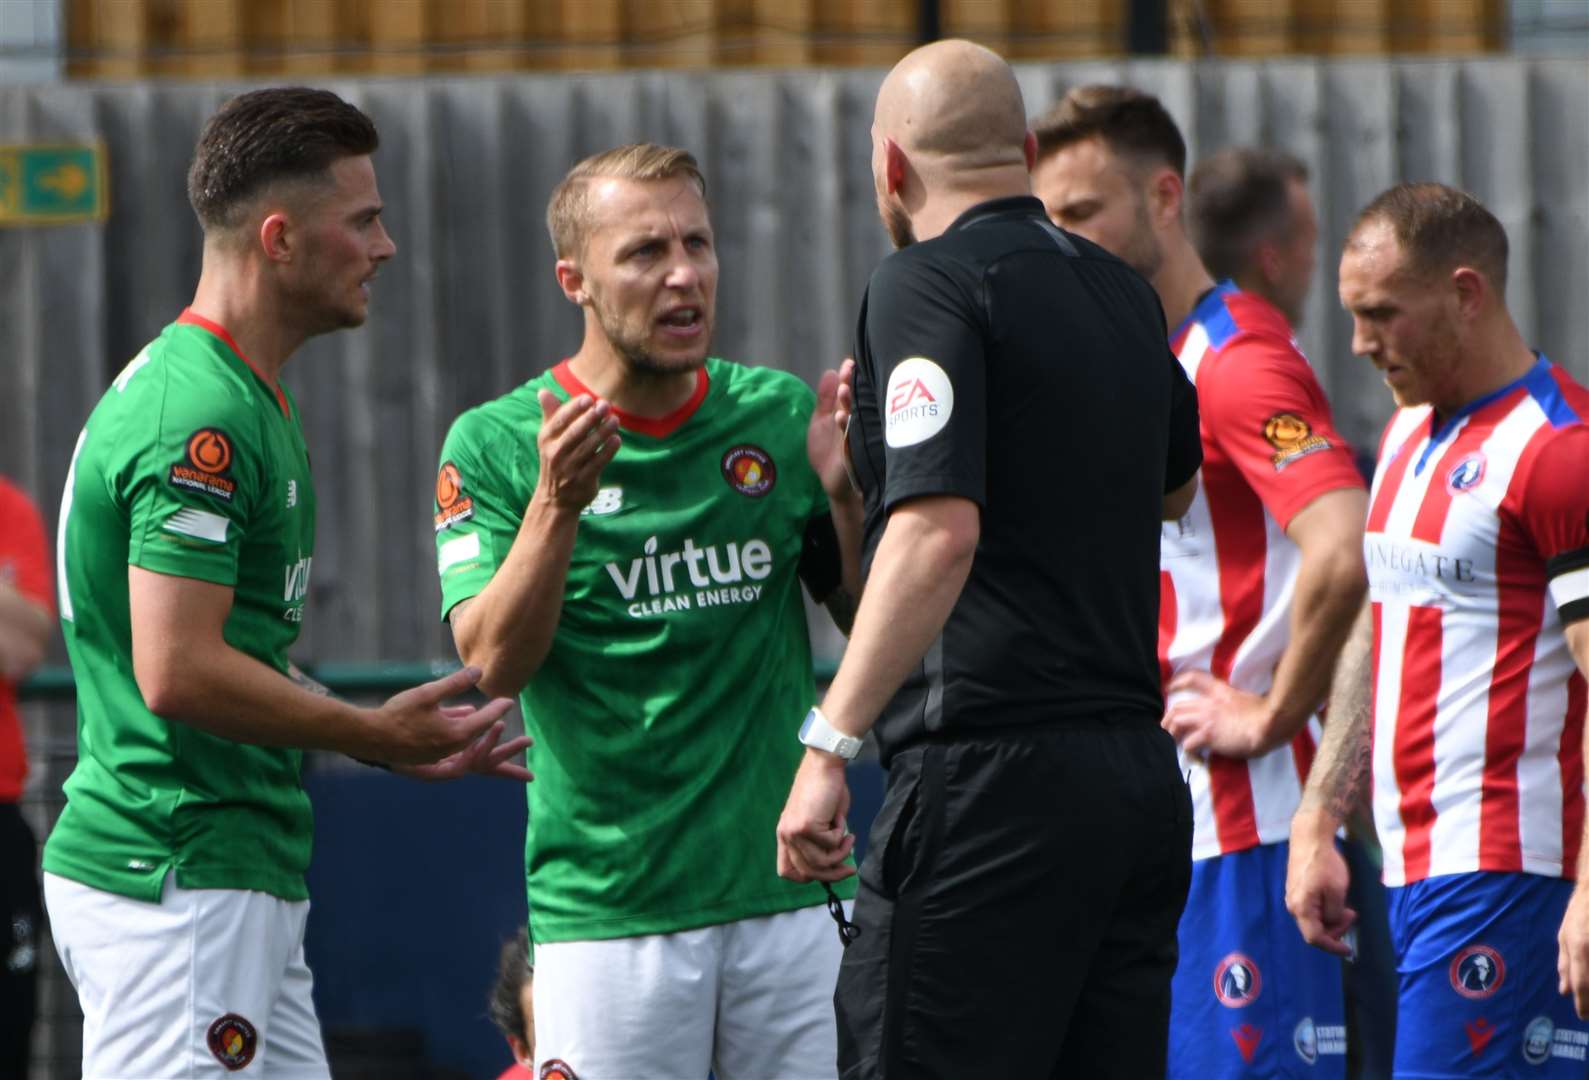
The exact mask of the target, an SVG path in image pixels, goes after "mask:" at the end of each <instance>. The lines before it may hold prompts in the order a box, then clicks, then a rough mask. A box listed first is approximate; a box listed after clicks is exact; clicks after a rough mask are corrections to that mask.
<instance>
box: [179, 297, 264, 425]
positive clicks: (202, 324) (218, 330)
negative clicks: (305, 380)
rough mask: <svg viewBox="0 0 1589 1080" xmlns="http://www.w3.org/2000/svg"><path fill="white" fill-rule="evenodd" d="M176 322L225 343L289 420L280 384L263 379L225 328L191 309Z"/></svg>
mask: <svg viewBox="0 0 1589 1080" xmlns="http://www.w3.org/2000/svg"><path fill="white" fill-rule="evenodd" d="M177 322H179V323H181V324H182V325H184V326H197V327H198V328H199V329H201V330H208V331H209V332H210V333H212V334H214V335H215V336H216V337H218V338H220V339H221V340H222V341H223V342H225V343H226V347H227V348H228V349H231V350H232V352H234V353H236V354H237V358H238V359H239V360H241V361H242V362H243V363H245V364H247V365H248V370H249V371H252V372H253V373H254V374H255V375H258V376H259V380H260V381H261V382H263V383H264V384H265V385H266V386H268V387H270V388H271V389H272V390H274V391H275V392H276V404H278V405H280V406H281V415H283V416H285V417H287V418H289V419H291V417H292V411H291V410H290V409H288V408H287V395H286V394H285V393H283V392H282V389H281V384H280V383H278V382H273V381H272V380H270V379H267V378H265V373H264V372H263V371H260V370H259V369H258V368H257V367H255V366H254V362H253V361H252V360H250V359H249V358H248V357H247V356H245V355H243V350H242V349H240V348H239V347H238V345H237V342H236V341H235V340H233V338H232V335H231V334H229V333H227V332H226V327H224V326H222V325H221V324H220V323H218V322H211V321H210V320H209V319H206V318H205V317H204V316H203V315H200V314H199V313H198V312H196V311H194V310H193V309H192V308H183V309H182V314H180V315H178V316H177Z"/></svg>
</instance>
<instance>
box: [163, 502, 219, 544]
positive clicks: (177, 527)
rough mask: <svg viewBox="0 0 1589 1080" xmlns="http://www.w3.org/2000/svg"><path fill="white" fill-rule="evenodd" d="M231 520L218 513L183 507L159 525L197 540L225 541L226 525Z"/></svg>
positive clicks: (167, 530)
mask: <svg viewBox="0 0 1589 1080" xmlns="http://www.w3.org/2000/svg"><path fill="white" fill-rule="evenodd" d="M230 524H231V522H230V521H228V520H227V519H226V518H224V517H222V516H221V515H220V514H212V513H210V512H209V511H207V510H194V509H191V508H183V509H181V510H178V511H177V512H176V513H174V514H172V515H171V516H170V517H168V518H166V523H165V524H164V525H162V526H161V528H163V529H165V531H166V532H174V533H181V534H182V535H183V536H191V537H194V538H195V539H198V540H209V541H211V542H212V543H216V544H224V543H226V527H227V526H228V525H230Z"/></svg>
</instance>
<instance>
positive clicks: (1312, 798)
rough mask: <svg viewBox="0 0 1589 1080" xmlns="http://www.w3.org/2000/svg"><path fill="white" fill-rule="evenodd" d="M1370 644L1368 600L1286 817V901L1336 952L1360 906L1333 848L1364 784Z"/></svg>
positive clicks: (1307, 932) (1341, 952) (1311, 936)
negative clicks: (1349, 902) (1349, 899)
mask: <svg viewBox="0 0 1589 1080" xmlns="http://www.w3.org/2000/svg"><path fill="white" fill-rule="evenodd" d="M1373 647H1374V629H1373V621H1372V618H1371V616H1370V605H1368V604H1366V603H1365V604H1364V605H1363V610H1362V611H1361V612H1360V613H1359V614H1358V617H1357V623H1356V625H1355V626H1354V627H1353V628H1352V636H1351V638H1350V639H1349V640H1348V641H1347V643H1346V647H1345V648H1344V649H1342V650H1341V659H1340V661H1339V663H1338V664H1337V665H1336V668H1335V681H1334V683H1333V684H1332V686H1331V691H1330V708H1329V713H1328V717H1329V719H1328V721H1327V722H1326V723H1325V725H1324V739H1323V741H1322V742H1321V743H1320V744H1319V752H1318V754H1317V756H1315V757H1314V759H1313V767H1312V768H1311V769H1310V770H1309V772H1308V782H1307V786H1306V787H1305V788H1304V789H1303V792H1302V804H1301V805H1300V806H1299V807H1298V808H1297V813H1296V817H1294V818H1293V819H1292V820H1291V855H1290V861H1289V863H1288V865H1287V867H1286V908H1287V910H1289V911H1290V912H1291V914H1292V915H1293V916H1294V917H1295V918H1296V920H1297V927H1298V929H1300V930H1301V931H1302V937H1303V938H1304V939H1305V940H1306V941H1307V942H1308V943H1309V944H1310V945H1317V946H1318V947H1319V948H1321V949H1323V950H1325V951H1326V952H1332V953H1335V954H1336V955H1338V956H1349V955H1350V954H1351V949H1350V947H1349V946H1348V945H1347V944H1346V942H1345V941H1344V940H1342V937H1343V935H1344V934H1345V933H1346V931H1347V930H1348V929H1350V928H1351V926H1352V924H1353V923H1354V922H1356V921H1357V912H1355V911H1353V910H1352V909H1351V908H1349V907H1347V906H1346V886H1347V880H1348V879H1347V872H1346V860H1344V859H1343V858H1342V857H1341V853H1340V852H1339V851H1337V850H1336V848H1335V832H1336V830H1337V829H1339V828H1340V827H1341V824H1342V823H1343V822H1344V821H1345V820H1346V819H1347V818H1348V817H1349V816H1350V815H1351V814H1352V812H1353V810H1354V809H1355V808H1356V807H1357V806H1358V805H1359V804H1360V802H1361V800H1362V798H1363V796H1364V793H1365V792H1366V791H1367V788H1368V778H1369V766H1370V761H1371V754H1372V743H1371V741H1370V736H1371V734H1372V723H1373V703H1372V701H1371V700H1370V694H1371V691H1372V684H1373V679H1372V671H1373V663H1372V653H1373Z"/></svg>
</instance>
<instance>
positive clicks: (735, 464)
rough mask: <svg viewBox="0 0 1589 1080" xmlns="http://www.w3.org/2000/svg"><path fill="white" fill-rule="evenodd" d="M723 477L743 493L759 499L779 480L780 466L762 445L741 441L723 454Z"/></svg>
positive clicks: (729, 484) (730, 485) (732, 486)
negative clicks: (775, 463) (774, 462)
mask: <svg viewBox="0 0 1589 1080" xmlns="http://www.w3.org/2000/svg"><path fill="white" fill-rule="evenodd" d="M723 479H724V480H727V481H728V486H729V487H731V488H733V489H734V490H735V491H737V492H739V493H740V494H741V495H749V496H750V497H751V498H753V499H759V498H761V497H762V496H763V495H765V494H767V492H769V491H771V490H772V486H773V484H775V483H777V482H778V467H777V466H776V465H774V464H773V461H772V455H771V454H769V453H767V451H765V450H763V449H762V448H761V447H759V446H752V445H751V444H750V443H741V444H740V445H738V446H735V447H731V448H730V449H729V451H728V453H726V454H724V455H723Z"/></svg>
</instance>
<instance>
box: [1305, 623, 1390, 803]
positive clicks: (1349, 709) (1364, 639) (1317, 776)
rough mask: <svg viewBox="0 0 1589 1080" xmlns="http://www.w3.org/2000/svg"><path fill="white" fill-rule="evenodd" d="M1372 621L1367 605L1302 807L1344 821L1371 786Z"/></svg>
mask: <svg viewBox="0 0 1589 1080" xmlns="http://www.w3.org/2000/svg"><path fill="white" fill-rule="evenodd" d="M1372 650H1373V623H1372V621H1371V619H1370V616H1369V608H1368V605H1366V604H1365V605H1364V607H1363V611H1362V614H1361V615H1359V617H1358V620H1357V625H1356V626H1355V627H1354V628H1353V630H1352V637H1351V639H1350V640H1349V641H1348V642H1347V644H1346V647H1345V648H1344V649H1342V650H1341V659H1340V662H1339V663H1338V664H1337V665H1336V668H1335V681H1334V683H1333V684H1332V686H1331V691H1330V708H1329V712H1328V714H1327V715H1328V718H1327V720H1326V721H1325V724H1324V739H1323V741H1322V742H1320V744H1319V752H1318V755H1317V756H1316V757H1315V758H1314V759H1313V767H1312V768H1311V769H1310V770H1309V771H1308V784H1307V789H1306V790H1305V791H1304V792H1303V794H1302V806H1303V808H1304V809H1308V810H1322V811H1324V812H1325V813H1327V814H1329V815H1330V816H1331V817H1332V818H1334V819H1335V820H1336V821H1345V820H1346V819H1347V818H1348V817H1350V816H1351V814H1352V813H1353V811H1355V810H1356V809H1357V807H1358V805H1359V804H1360V802H1361V800H1362V798H1363V794H1364V792H1365V791H1366V790H1367V787H1368V779H1369V773H1370V768H1371V765H1372V761H1373V742H1372V739H1371V735H1372V724H1373V707H1372V702H1371V700H1370V695H1371V693H1372V683H1373V678H1372V671H1373V668H1372V662H1371V661H1372V655H1371V654H1372Z"/></svg>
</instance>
